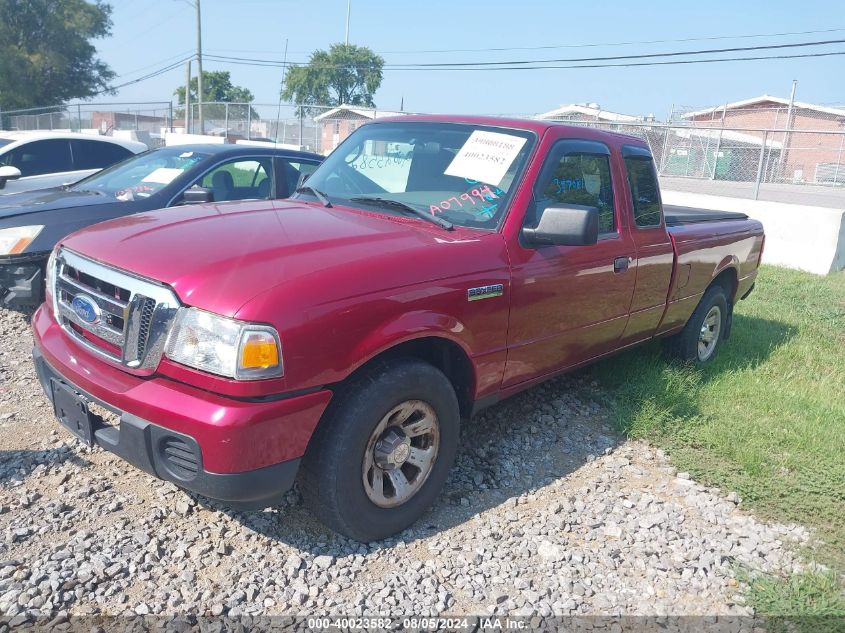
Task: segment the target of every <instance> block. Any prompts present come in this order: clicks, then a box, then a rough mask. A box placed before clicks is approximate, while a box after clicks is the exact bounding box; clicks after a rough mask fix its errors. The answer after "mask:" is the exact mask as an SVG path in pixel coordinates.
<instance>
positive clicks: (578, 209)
mask: <svg viewBox="0 0 845 633" xmlns="http://www.w3.org/2000/svg"><path fill="white" fill-rule="evenodd" d="M522 235H523V237H524V238H525V241H526V242H528V244H531V245H532V246H548V245H558V246H589V245H590V244H595V243H596V242H598V239H599V210H598V209H597V208H596V207H586V206H581V205H578V204H568V205H562V204H560V205H552V206H550V207H546V208H545V209H544V210H543V215H541V216H540V221H539V222H538V223H537V226H536V227H535V228H524V229H522Z"/></svg>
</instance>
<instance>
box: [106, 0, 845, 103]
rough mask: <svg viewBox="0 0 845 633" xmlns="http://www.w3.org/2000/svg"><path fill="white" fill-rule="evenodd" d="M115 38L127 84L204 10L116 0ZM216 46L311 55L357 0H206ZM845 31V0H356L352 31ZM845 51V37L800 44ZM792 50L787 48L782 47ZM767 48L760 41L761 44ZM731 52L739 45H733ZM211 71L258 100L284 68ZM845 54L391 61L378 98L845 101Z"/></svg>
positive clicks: (437, 37) (270, 96) (508, 55)
mask: <svg viewBox="0 0 845 633" xmlns="http://www.w3.org/2000/svg"><path fill="white" fill-rule="evenodd" d="M112 4H113V6H114V13H113V19H114V29H113V35H112V37H110V38H108V39H105V40H99V41H98V42H96V44H97V47H98V50H99V53H100V56H101V57H102V59H103V60H104V61H106V62H107V63H108V64H110V65H111V67H112V68H113V69H114V70H115V71H116V72H117V73H118V75H120V77H119V78H118V79H116V80H115V83H123V82H125V81H129V80H131V79H134V78H136V77H138V76H140V75H143V74H144V73H146V72H150V71H152V70H156V69H158V68H161V67H164V66H166V65H167V64H169V63H172V62H173V61H175V60H178V59H179V58H180V57H183V56H184V55H186V54H189V53H190V52H191V50H192V49H193V48H194V47H195V39H194V28H195V27H194V9H193V8H192V7H190V6H188V3H187V2H186V0H142V1H139V0H112ZM202 4H203V49H204V52H206V53H213V54H221V55H228V56H238V57H259V58H264V59H268V58H270V59H281V58H282V54H283V51H284V48H285V39H287V40H288V42H289V44H288V59H289V60H292V61H305V60H307V58H308V54H309V52H310V51H312V50H314V49H315V48H325V47H327V46H328V45H330V44H331V43H334V42H339V41H343V37H344V25H345V18H346V0H312V1H311V2H303V1H294V0H237V1H236V2H235V1H231V0H202ZM821 29H842V30H840V31H838V32H829V33H817V34H807V35H792V36H777V37H768V38H751V39H749V38H745V39H731V40H715V41H696V42H674V43H659V44H657V43H656V44H636V45H616V46H611V45H608V46H590V47H582V46H578V45H583V44H596V43H602V44H605V43H608V44H609V43H619V42H631V41H637V42H643V41H650V40H677V39H684V38H704V37H713V36H737V35H752V34H768V33H784V32H796V31H811V30H821ZM832 39H843V40H845V3H842V2H833V1H827V2H822V1H819V0H804V1H803V2H795V0H791V1H790V2H785V1H782V0H769V1H768V2H765V1H757V0H733V1H730V2H726V1H723V0H711V1H710V2H708V3H704V4H702V3H700V2H680V1H679V0H672V1H666V2H664V1H662V0H661V1H649V2H646V1H640V2H631V1H627V2H619V1H615V0H614V1H607V2H597V1H594V2H583V1H582V2H564V1H557V2H552V1H540V0H521V1H519V2H514V1H511V2H504V1H500V0H487V1H484V2H459V1H457V0H452V1H450V2H447V1H444V0H426V1H425V2H402V1H397V0H352V18H351V28H350V42H351V43H354V44H360V45H366V46H369V47H370V48H372V49H374V50H375V51H377V52H380V53H381V54H382V55H383V57H384V58H385V60H386V61H387V63H389V64H391V63H392V64H399V63H407V62H417V63H420V62H452V61H500V60H512V59H543V58H572V57H597V56H605V55H631V54H642V53H652V52H664V51H677V50H694V49H696V48H723V47H733V46H753V45H761V44H772V43H782V42H803V41H812V40H832ZM536 46H561V48H556V49H549V50H518V51H507V52H453V53H435V52H427V53H423V52H403V51H420V50H442V49H481V48H493V47H497V48H501V47H536ZM815 50H818V51H822V50H824V51H834V50H843V51H845V44H839V45H830V46H826V47H818V48H817V49H797V50H794V51H789V50H787V51H784V52H786V53H789V52H802V51H807V52H811V51H815ZM773 52H775V53H776V52H778V51H773ZM749 54H753V53H749ZM728 56H730V54H728ZM204 66H205V69H206V70H229V71H231V73H232V79H233V81H234V82H235V83H236V84H239V85H242V86H245V87H247V88H249V89H250V90H251V91H252V92H253V94H254V95H255V97H256V101H258V102H264V103H275V102H276V101H277V99H278V88H279V84H280V80H281V69H280V68H261V67H250V66H242V65H230V64H224V63H218V62H211V61H205V63H204ZM843 77H845V56H839V57H821V58H808V59H794V60H765V61H749V62H730V63H720V64H699V65H682V66H663V67H642V68H605V69H581V70H574V69H573V70H527V71H495V72H422V71H414V72H408V71H399V70H386V71H385V76H384V81H383V82H382V86H381V88H380V89H379V91H378V92H377V94H376V105H377V106H378V107H381V108H384V109H398V107H399V104H400V101H401V100H402V99H403V98H404V104H405V109H406V110H413V111H431V112H460V113H464V112H467V113H485V114H486V113H512V114H524V113H536V112H542V111H545V110H549V109H552V108H554V107H556V106H558V105H560V104H562V103H572V102H585V101H593V102H598V103H599V104H601V106H602V107H603V108H605V109H608V110H615V111H618V112H626V113H630V114H649V113H654V114H655V115H657V116H658V118H664V117H665V116H666V115H667V112H668V110H669V109H670V108H671V107H672V105H673V104H676V105H687V106H701V107H705V106H711V105H716V104H720V103H724V102H727V101H735V100H739V99H744V98H748V97H752V96H757V95H760V94H763V93H768V94H774V95H779V96H784V97H786V96H788V95H789V89H790V85H791V81H792V80H793V79H797V80H798V82H799V83H798V92H797V98H798V100H801V101H810V102H815V103H845V82H843ZM182 82H184V68H183V67H180V68H177V69H174V70H172V71H170V72H168V73H166V74H164V75H161V76H159V77H155V78H153V79H150V80H148V81H145V82H142V83H138V84H134V85H131V86H127V87H125V88H123V89H121V90H120V92H119V93H118V95H117V98H116V99H113V98H112V97H105V98H104V99H103V100H121V101H159V100H163V101H167V100H169V99H171V96H172V93H173V90H174V89H175V88H176V86H177V85H179V84H180V83H182Z"/></svg>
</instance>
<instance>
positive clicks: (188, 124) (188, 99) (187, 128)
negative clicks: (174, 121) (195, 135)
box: [185, 59, 191, 134]
mask: <svg viewBox="0 0 845 633" xmlns="http://www.w3.org/2000/svg"><path fill="white" fill-rule="evenodd" d="M190 133H191V60H190V59H189V60H188V61H187V62H185V134H190Z"/></svg>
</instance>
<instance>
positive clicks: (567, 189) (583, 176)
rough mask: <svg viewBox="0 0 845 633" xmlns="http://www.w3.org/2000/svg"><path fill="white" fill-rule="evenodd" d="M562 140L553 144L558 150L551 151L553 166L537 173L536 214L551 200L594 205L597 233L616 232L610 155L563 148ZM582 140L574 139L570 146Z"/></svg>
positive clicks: (549, 203)
mask: <svg viewBox="0 0 845 633" xmlns="http://www.w3.org/2000/svg"><path fill="white" fill-rule="evenodd" d="M565 143H566V141H564V145H563V146H562V147H558V148H556V149H557V150H558V151H555V150H553V151H552V154H551V160H552V161H553V167H551V168H548V167H547V168H545V169H544V170H543V173H542V174H541V181H540V186H539V188H538V189H537V190H535V201H536V206H537V211H536V213H537V217H538V218H539V214H540V213H541V212H542V210H543V209H545V208H546V207H548V206H551V205H554V204H563V205H580V206H588V207H596V208H597V209H598V211H599V235H608V234H613V233H616V228H617V227H616V211H615V209H614V205H613V184H612V181H611V176H610V156H608V155H606V154H604V153H592V152H590V151H581V150H577V149H574V150H572V151H567V149H566V145H565ZM584 143H585V142H578V141H576V142H574V144H573V146H575V147H577V145H582V144H584ZM561 150H562V151H561ZM555 156H557V158H556V157H555Z"/></svg>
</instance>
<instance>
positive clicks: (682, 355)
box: [663, 285, 730, 365]
mask: <svg viewBox="0 0 845 633" xmlns="http://www.w3.org/2000/svg"><path fill="white" fill-rule="evenodd" d="M716 309H717V310H718V312H719V314H718V317H719V318H718V331H717V332H716V336H715V338H714V340H713V345H712V348H708V350H707V352H708V353H707V354H706V355H704V356H703V357H702V354H701V353H700V350H699V343H700V342H702V341H701V336H702V327H703V326H704V322H705V319H707V318H708V316H712V314H713V313H712V312H711V311H712V310H716ZM729 319H730V306H729V305H728V299H727V296H726V295H725V289H724V288H723V287H722V286H719V285H716V286H710V287H709V288H708V289H707V291H706V292H705V293H704V296H703V297H701V301H699V302H698V306H696V308H695V311H694V312H693V313H692V316H691V317H690V318H689V320H688V321H687V324H686V325H685V326H684V329H683V330H681V331H680V332H679V333H677V334H675V335H673V336H670V337H668V338H666V339H664V342H663V346H664V347H663V348H664V351H665V353H666V355H667V356H669V357H671V358H674V359H677V360H680V361H682V362H685V363H691V364H694V365H704V364H705V363H709V362H710V361H712V360H713V359H714V358H715V357H716V354H717V352H718V351H719V347H720V346H721V344H722V341H723V340H724V339H725V337H726V335H727V331H728V325H729Z"/></svg>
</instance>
